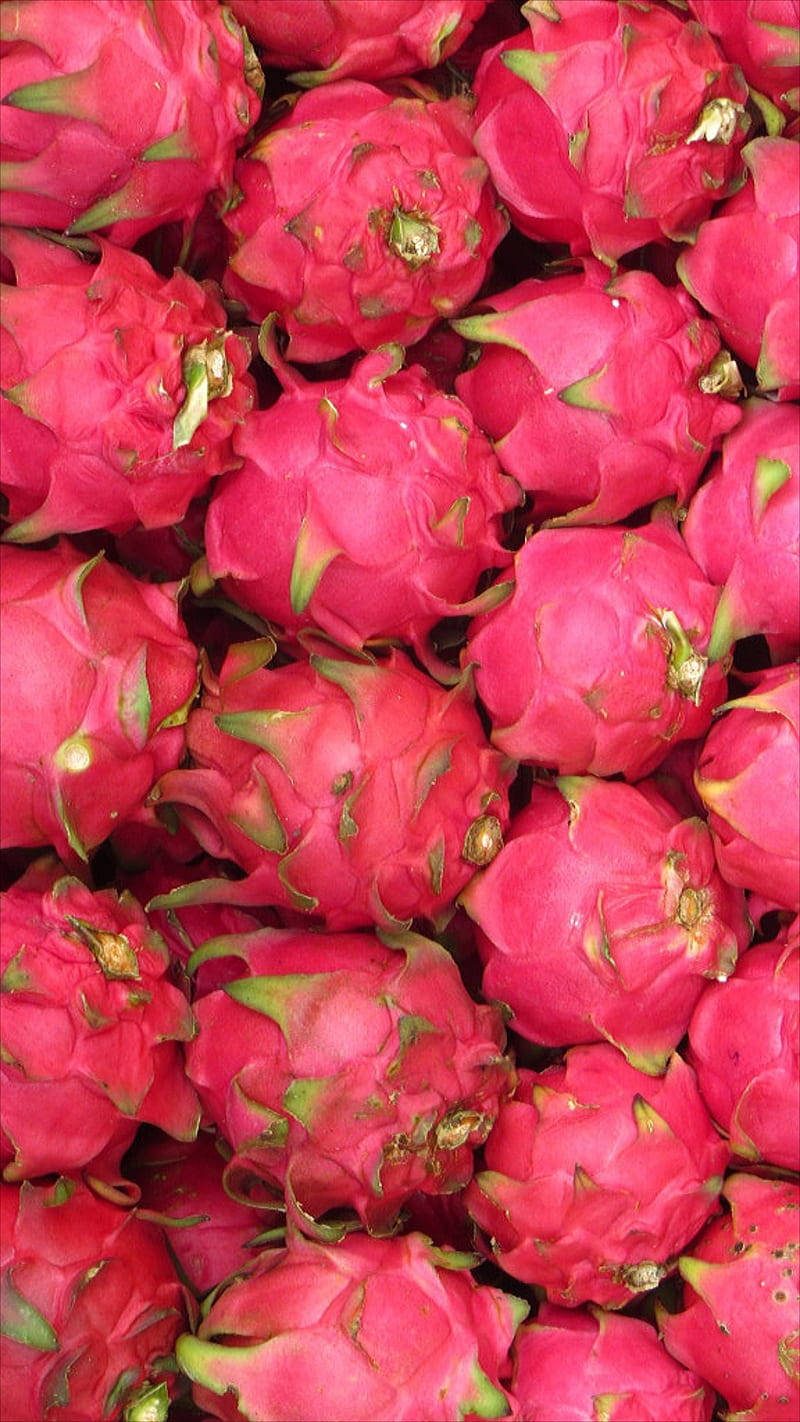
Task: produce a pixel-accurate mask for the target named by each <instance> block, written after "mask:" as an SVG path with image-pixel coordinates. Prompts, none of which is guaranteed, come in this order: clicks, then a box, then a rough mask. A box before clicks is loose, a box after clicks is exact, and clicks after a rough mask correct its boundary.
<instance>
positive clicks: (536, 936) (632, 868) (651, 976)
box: [461, 776, 750, 1073]
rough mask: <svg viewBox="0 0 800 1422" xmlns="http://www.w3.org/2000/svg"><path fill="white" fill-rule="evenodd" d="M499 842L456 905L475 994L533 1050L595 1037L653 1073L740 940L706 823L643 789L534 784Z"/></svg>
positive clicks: (587, 781) (585, 781) (739, 902)
mask: <svg viewBox="0 0 800 1422" xmlns="http://www.w3.org/2000/svg"><path fill="white" fill-rule="evenodd" d="M507 841H508V842H507V843H506V845H505V848H504V849H502V850H501V851H500V853H499V854H498V856H497V858H496V859H495V861H494V863H493V864H490V865H489V867H488V869H486V870H484V872H483V873H482V874H480V875H477V876H476V877H475V878H474V879H473V881H472V883H471V884H470V885H469V886H468V888H467V889H466V890H465V891H463V892H462V894H461V901H462V902H463V903H464V904H465V906H466V909H467V912H468V913H469V914H470V915H471V917H472V918H473V919H474V920H475V922H476V923H477V924H478V925H479V927H480V929H481V930H482V931H481V933H480V934H479V935H478V943H479V947H480V950H481V954H482V956H483V959H484V963H485V971H484V976H483V991H484V994H485V996H486V997H487V998H488V999H489V1000H490V1001H491V1000H496V1001H499V1002H503V1003H505V1004H506V1005H507V1006H508V1007H509V1008H510V1010H511V1013H512V1019H511V1023H512V1026H513V1027H514V1029H515V1030H516V1031H517V1032H519V1033H521V1035H522V1036H524V1037H526V1038H528V1039H529V1040H530V1041H533V1042H539V1043H542V1044H543V1045H545V1046H552V1047H561V1046H569V1045H570V1044H572V1043H575V1042H599V1041H602V1040H603V1039H605V1040H607V1041H609V1042H613V1044H614V1045H615V1046H617V1047H619V1049H620V1050H621V1051H622V1052H624V1053H625V1056H626V1057H627V1059H628V1061H629V1062H631V1064H632V1065H633V1066H635V1067H637V1068H638V1069H639V1070H641V1071H645V1072H652V1073H658V1072H661V1071H663V1070H664V1069H665V1067H666V1063H667V1061H668V1059H669V1055H670V1052H671V1051H672V1050H673V1048H674V1047H676V1046H677V1045H678V1042H679V1041H680V1039H681V1037H682V1036H683V1034H684V1032H685V1031H686V1028H687V1027H688V1025H689V1018H690V1016H691V1014H692V1011H693V1009H694V1007H695V1004H696V1003H697V1001H698V1000H699V998H700V995H701V993H702V991H703V988H704V986H705V983H706V980H707V979H708V978H716V979H718V980H721V981H724V980H725V979H726V978H727V977H728V976H729V975H730V973H731V972H732V971H733V968H734V965H735V963H736V957H737V952H738V951H742V950H744V949H745V948H746V947H747V944H748V941H749V936H750V928H749V923H748V920H747V917H746V911H745V904H744V895H743V894H742V893H741V892H739V891H737V890H734V889H731V888H730V887H729V886H728V885H727V884H726V883H725V882H724V880H723V879H722V878H721V877H720V874H719V873H718V871H717V868H716V864H715V861H714V853H713V849H712V844H711V835H710V833H709V830H708V827H707V825H706V824H705V821H703V820H700V819H696V818H691V819H682V817H681V814H680V812H679V811H677V810H674V809H673V808H672V806H671V805H669V804H668V803H667V801H666V800H664V799H663V798H662V797H661V796H660V795H659V793H658V791H657V789H656V787H655V785H653V784H652V782H651V783H650V784H649V785H648V783H647V782H643V783H642V784H640V785H637V786H633V785H625V784H622V783H620V782H617V781H607V780H598V779H595V778H594V777H592V776H585V777H563V778H561V779H559V780H557V781H556V782H555V784H553V785H549V784H535V785H534V787H533V793H532V795H531V800H530V803H529V805H528V806H527V807H526V808H525V809H524V810H521V811H520V812H519V813H518V814H517V815H516V816H515V818H514V819H513V820H512V823H511V829H510V831H509V833H508V836H507Z"/></svg>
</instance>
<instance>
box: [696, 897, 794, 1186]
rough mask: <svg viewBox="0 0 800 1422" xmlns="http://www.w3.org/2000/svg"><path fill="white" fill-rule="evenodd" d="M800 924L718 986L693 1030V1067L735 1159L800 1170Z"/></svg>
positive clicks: (760, 947) (752, 953)
mask: <svg viewBox="0 0 800 1422" xmlns="http://www.w3.org/2000/svg"><path fill="white" fill-rule="evenodd" d="M798 1027H800V920H798V919H797V918H795V919H794V922H793V923H792V924H790V925H788V926H787V928H785V929H784V930H783V932H782V933H781V934H779V936H778V938H777V939H776V940H775V941H774V942H771V943H759V944H757V946H756V947H755V948H751V949H750V950H749V951H748V952H747V953H745V955H744V957H743V958H742V959H741V961H740V962H739V964H738V966H737V970H736V972H735V973H734V975H733V977H732V978H731V979H730V981H729V982H727V983H726V984H725V985H724V988H723V987H722V986H721V985H720V984H717V983H710V984H709V986H708V987H707V988H706V990H705V992H704V993H703V996H702V997H701V999H700V1001H699V1002H698V1004H697V1007H696V1008H695V1010H694V1013H693V1015H692V1020H691V1022H690V1023H689V1060H690V1061H691V1063H692V1066H693V1067H694V1069H695V1072H696V1073H697V1080H698V1084H699V1086H700V1092H701V1094H702V1097H703V1100H704V1101H705V1103H706V1105H707V1106H708V1109H709V1110H710V1112H711V1114H712V1116H713V1117H714V1120H715V1121H716V1122H717V1124H718V1125H719V1126H721V1127H722V1129H723V1130H724V1131H725V1133H726V1135H727V1136H728V1139H729V1141H730V1144H731V1149H732V1150H733V1152H734V1154H735V1155H737V1156H739V1157H740V1159H745V1160H764V1161H766V1162H767V1163H768V1164H770V1165H778V1166H782V1167H783V1168H784V1169H785V1170H800V1120H798V1116H797V1113H796V1112H795V1111H793V1110H791V1109H790V1105H789V1103H790V1102H792V1101H796V1100H797V1096H798V1090H799V1089H800V1059H799V1058H798Z"/></svg>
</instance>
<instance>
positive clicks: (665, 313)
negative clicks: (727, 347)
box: [453, 258, 741, 523]
mask: <svg viewBox="0 0 800 1422" xmlns="http://www.w3.org/2000/svg"><path fill="white" fill-rule="evenodd" d="M581 265H582V268H583V270H582V271H581V272H574V273H571V274H570V275H567V276H560V277H554V278H550V279H549V280H546V281H543V280H539V279H537V278H535V277H533V278H530V279H528V280H526V281H522V282H519V283H518V284H517V285H516V286H513V287H511V288H510V289H509V290H508V291H504V292H500V293H499V294H498V295H494V296H490V297H487V298H486V299H485V300H484V301H482V302H481V306H482V307H489V308H490V310H489V311H488V313H486V314H478V315H472V316H467V317H463V318H460V319H459V320H457V321H455V322H453V325H454V327H455V330H456V331H458V332H459V333H460V334H461V335H463V336H466V337H467V338H468V339H469V340H472V341H478V342H480V343H481V347H482V349H481V355H480V360H479V361H478V363H477V365H475V366H474V367H473V369H471V370H469V371H467V372H466V373H465V374H463V375H460V376H458V377H457V379H456V382H455V385H456V392H457V394H458V395H459V396H460V398H461V399H462V400H463V401H464V404H465V405H467V406H468V407H469V409H470V410H471V411H472V413H473V415H474V416H475V419H476V420H477V421H478V424H479V425H480V426H481V428H482V429H484V430H485V431H486V433H487V434H488V435H489V437H490V438H491V439H492V441H493V442H494V445H495V450H496V453H497V457H498V459H499V460H500V463H501V465H502V466H503V468H504V469H505V470H506V471H507V472H508V473H509V474H513V476H514V478H515V479H516V480H517V481H518V483H520V484H521V485H522V486H523V488H525V489H527V490H529V491H530V493H532V494H533V512H534V517H535V518H536V520H537V521H538V520H539V519H543V518H547V519H553V518H554V517H558V518H559V519H560V520H561V521H563V522H569V523H615V522H618V521H619V520H620V519H623V518H625V517H627V515H628V514H630V513H633V512H634V510H635V509H638V508H642V507H644V505H646V504H649V503H653V502H654V501H655V500H656V499H660V498H663V497H667V496H674V497H675V498H676V499H677V501H678V503H679V504H683V503H686V502H687V501H688V498H689V496H690V494H691V493H692V491H693V490H694V488H695V487H696V485H697V481H698V479H699V478H700V475H701V473H702V471H703V468H704V466H705V464H706V463H707V460H708V456H709V454H710V453H711V451H712V450H713V449H714V448H715V446H716V444H717V441H718V440H719V439H720V438H721V437H722V435H723V434H725V433H727V431H728V430H730V429H732V428H733V427H734V425H737V424H738V422H739V420H740V418H741V416H740V414H739V411H738V409H737V408H736V406H735V404H733V403H732V402H731V401H730V400H728V399H723V398H722V397H721V395H720V394H719V393H716V392H718V391H720V390H722V391H726V390H727V389H728V388H729V387H728V386H726V384H725V380H726V378H727V371H726V368H725V361H724V358H723V356H722V355H721V352H720V340H719V333H718V332H717V330H716V328H715V327H714V326H713V325H712V324H711V322H710V321H706V320H703V319H702V317H701V315H700V312H699V310H698V308H697V306H696V305H695V303H694V302H693V301H691V299H688V300H687V298H686V293H684V292H683V291H682V290H681V288H680V287H677V286H676V287H666V286H662V284H661V283H660V282H659V280H658V278H657V277H654V276H652V275H651V274H650V273H649V272H639V271H627V272H623V273H622V274H621V275H618V276H616V277H613V278H609V274H608V271H607V269H606V268H605V267H603V266H602V264H601V263H600V262H596V261H593V260H592V259H588V258H587V259H584V260H583V262H582V264H581ZM565 331H569V332H570V339H569V341H565V340H564V332H565ZM720 361H722V366H723V368H722V371H721V373H718V366H719V364H720ZM734 369H735V367H734ZM734 385H735V381H734ZM730 388H731V389H733V388H734V387H733V386H731V387H730ZM564 515H566V516H567V517H566V518H563V516H564Z"/></svg>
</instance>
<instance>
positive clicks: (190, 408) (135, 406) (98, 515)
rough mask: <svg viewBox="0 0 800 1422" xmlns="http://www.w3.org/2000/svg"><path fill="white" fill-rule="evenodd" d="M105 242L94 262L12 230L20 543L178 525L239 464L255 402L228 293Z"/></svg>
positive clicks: (3, 483) (8, 357)
mask: <svg viewBox="0 0 800 1422" xmlns="http://www.w3.org/2000/svg"><path fill="white" fill-rule="evenodd" d="M96 246H97V249H98V252H99V256H100V261H99V264H98V265H97V266H93V265H91V264H89V263H88V262H85V261H82V260H81V258H80V257H79V256H78V255H77V254H75V253H72V252H70V251H69V250H68V249H65V248H64V247H62V246H59V245H56V244H55V243H53V242H49V241H47V240H46V239H44V238H35V237H31V236H29V235H28V234H27V233H25V232H22V231H20V230H18V229H14V228H9V229H6V231H5V233H4V239H3V247H4V249H5V251H6V254H7V255H8V256H9V257H10V259H11V261H12V263H13V265H14V267H15V270H16V277H17V285H16V286H13V287H12V286H6V287H3V288H2V326H3V360H2V369H1V370H0V384H1V385H2V388H3V393H4V395H5V403H4V405H3V416H2V434H1V435H0V439H1V440H2V443H1V444H0V454H1V455H2V466H1V467H2V474H0V488H2V491H3V493H4V494H5V495H6V497H7V498H8V504H9V517H10V519H11V526H10V528H8V529H7V530H6V532H5V535H4V536H5V537H6V538H7V539H10V540H12V541H15V542H18V543H31V542H38V541H40V540H41V539H45V538H49V537H50V536H51V535H52V534H54V533H79V532H82V531H83V530H85V529H90V528H101V527H103V528H108V529H109V530H111V531H113V532H115V533H122V532H124V531H126V530H127V529H130V528H133V527H134V526H135V525H137V524H143V525H144V526H145V527H147V528H160V527H164V526H166V525H168V524H174V523H177V522H178V520H180V519H181V518H183V516H184V514H185V513H186V510H187V508H188V505H189V503H190V501H191V500H192V499H193V498H195V497H196V496H197V495H199V494H201V493H202V492H203V491H204V490H205V489H206V488H207V487H208V484H209V483H210V481H211V479H212V478H213V476H214V475H216V474H219V473H220V472H221V471H222V470H225V469H229V468H232V467H233V466H234V465H235V464H236V462H237V460H236V458H235V456H234V454H233V449H232V443H231V436H232V434H233V431H234V429H235V428H236V426H237V425H238V424H240V423H241V422H242V421H243V420H244V417H245V414H246V413H247V411H248V410H250V409H251V407H252V405H253V402H254V397H255V385H254V382H253V379H252V377H251V376H250V375H248V374H247V373H246V372H247V366H248V364H249V362H250V349H249V347H248V345H247V342H246V341H244V340H243V339H242V338H241V337H240V336H237V335H234V334H233V332H232V331H230V330H227V329H226V327H227V316H226V313H225V311H224V309H223V307H222V305H221V302H220V300H219V295H220V294H219V293H218V292H217V293H216V294H215V292H214V290H213V288H212V287H209V286H201V285H199V284H198V283H197V282H195V281H193V280H192V278H191V277H189V276H187V275H186V273H185V272H183V271H181V270H180V268H176V269H175V272H174V273H173V275H172V276H171V277H170V279H169V280H168V281H165V280H164V279H163V278H161V277H160V276H158V275H157V274H156V273H155V272H154V271H153V270H152V268H151V267H150V266H149V265H148V263H147V262H146V261H145V260H144V258H142V257H139V256H137V255H135V254H134V253H132V252H127V251H125V250H123V249H122V248H120V247H116V246H114V245H113V244H112V243H110V242H106V241H103V240H102V239H98V240H97V243H96ZM54 309H55V310H57V311H58V313H59V319H58V321H53V320H52V313H53V310H54Z"/></svg>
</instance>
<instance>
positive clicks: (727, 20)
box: [688, 0, 800, 118]
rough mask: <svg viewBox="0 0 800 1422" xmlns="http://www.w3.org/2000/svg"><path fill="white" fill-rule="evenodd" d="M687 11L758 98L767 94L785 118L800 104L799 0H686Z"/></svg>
mask: <svg viewBox="0 0 800 1422" xmlns="http://www.w3.org/2000/svg"><path fill="white" fill-rule="evenodd" d="M688 4H689V10H690V11H691V13H692V15H693V16H694V18H695V19H696V20H699V22H700V24H701V25H705V28H706V29H707V30H710V32H711V34H712V35H714V36H715V38H716V39H717V40H718V41H719V45H720V48H721V49H722V51H723V53H724V54H725V56H726V58H727V59H730V60H732V61H733V63H734V64H738V65H739V68H740V69H741V71H742V73H743V74H744V77H745V79H746V80H747V82H748V84H749V85H750V87H751V89H755V90H756V94H757V96H758V100H759V102H761V99H762V98H763V97H764V96H765V97H766V98H767V99H769V100H770V102H771V103H772V104H774V105H776V107H777V109H778V111H779V113H780V114H781V115H782V116H784V117H785V118H791V117H794V116H795V115H796V113H797V111H798V109H800V89H798V80H799V76H798V66H799V65H800V3H798V0H745V3H744V4H742V3H741V0H740V3H739V4H737V5H731V3H730V0H688Z"/></svg>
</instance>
